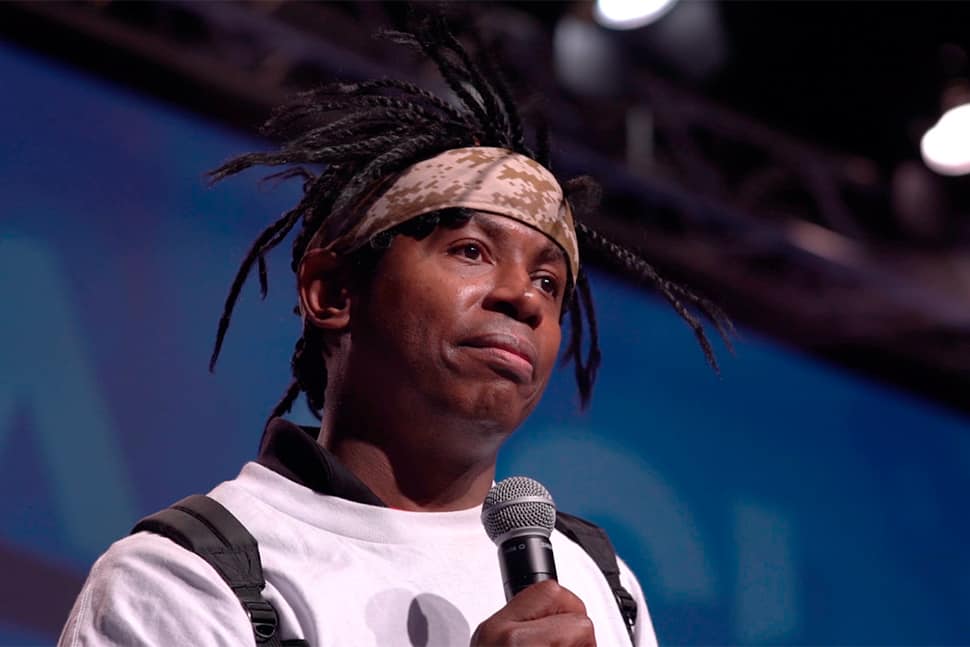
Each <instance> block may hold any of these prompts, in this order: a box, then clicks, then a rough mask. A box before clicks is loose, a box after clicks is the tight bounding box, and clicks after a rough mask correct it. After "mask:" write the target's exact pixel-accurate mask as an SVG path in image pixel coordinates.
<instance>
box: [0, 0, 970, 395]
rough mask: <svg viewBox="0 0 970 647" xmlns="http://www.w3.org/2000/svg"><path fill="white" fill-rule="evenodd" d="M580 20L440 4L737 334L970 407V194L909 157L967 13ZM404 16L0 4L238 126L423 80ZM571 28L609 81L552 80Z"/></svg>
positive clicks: (615, 222) (949, 90) (857, 10)
mask: <svg viewBox="0 0 970 647" xmlns="http://www.w3.org/2000/svg"><path fill="white" fill-rule="evenodd" d="M590 7H591V5H590V4H588V3H577V2H537V3H521V2H490V3H470V2H462V3H454V4H451V5H449V6H448V8H447V10H448V11H449V12H450V13H451V14H452V15H453V19H454V20H455V23H456V25H458V27H459V28H461V27H462V26H465V25H470V24H473V23H475V24H478V25H479V26H480V27H481V29H482V31H483V32H484V33H487V34H491V35H493V36H495V38H496V39H497V43H498V44H499V45H501V48H502V50H503V51H504V55H505V58H506V60H507V67H506V69H507V71H508V75H509V77H510V80H511V81H512V82H513V85H515V86H517V87H518V88H519V89H520V90H522V91H523V92H524V93H526V94H531V95H536V94H538V95H541V96H542V99H541V101H539V102H535V101H532V102H531V103H530V100H528V99H527V100H526V103H527V104H529V105H533V104H537V103H538V105H541V107H542V108H543V109H544V112H545V113H546V114H547V115H548V117H549V122H550V126H551V128H552V130H553V135H554V138H555V141H556V142H558V144H557V147H556V149H555V151H554V152H555V153H556V154H557V155H556V163H557V168H558V170H559V171H561V172H563V173H566V174H575V173H592V174H593V175H595V176H597V177H598V178H599V179H600V180H601V181H602V182H603V184H604V188H605V192H606V200H605V203H604V209H603V213H602V215H601V216H600V217H599V220H598V221H597V222H596V223H594V224H595V225H596V226H598V227H599V228H601V229H603V230H605V231H607V232H609V233H610V234H612V235H613V236H614V237H618V238H622V239H623V240H625V241H627V242H628V243H630V244H633V245H635V246H637V247H639V248H640V249H641V250H642V251H643V252H644V253H645V254H646V255H647V256H648V257H650V258H651V259H653V260H654V261H655V263H656V265H657V266H658V267H659V268H660V269H662V270H663V271H664V272H666V273H667V274H668V275H669V276H671V277H673V278H676V279H680V280H686V281H689V282H690V283H691V284H692V285H695V286H697V287H698V288H700V289H701V290H702V291H703V292H705V293H707V294H708V295H713V296H715V297H716V298H717V299H718V300H719V301H721V302H722V303H723V304H724V306H725V307H726V309H727V310H728V311H729V312H730V313H731V314H732V315H733V316H735V318H736V319H738V320H739V321H740V322H742V323H745V324H747V325H749V326H752V327H754V328H756V329H759V330H761V331H763V332H765V333H767V334H770V335H773V336H775V337H776V338H778V339H780V340H782V341H783V342H785V343H788V344H791V345H792V346H796V347H799V348H801V349H803V350H805V351H806V352H809V353H812V354H815V355H818V356H822V357H825V358H827V359H830V360H833V361H836V362H839V363H841V364H842V365H845V366H848V367H850V368H853V369H855V370H859V371H862V372H865V373H867V374H869V375H872V376H876V377H878V378H879V379H883V380H886V381H889V382H893V383H895V384H898V385H901V386H904V387H906V388H909V389H912V390H915V391H918V392H920V393H923V394H925V395H927V396H929V397H933V398H936V399H938V400H940V401H943V402H946V403H947V404H949V405H951V406H954V407H957V408H960V409H963V410H967V411H970V399H968V398H966V397H965V394H966V393H967V392H968V389H970V254H968V251H970V226H968V225H970V220H968V218H970V189H968V180H967V178H966V177H962V178H942V177H939V176H936V175H934V174H932V173H930V172H929V171H928V170H927V169H926V168H925V167H923V166H922V164H921V163H920V162H919V152H918V140H919V136H920V135H921V134H922V132H923V131H924V130H925V129H926V127H927V126H929V125H930V124H931V123H932V122H933V121H934V120H935V119H936V118H938V117H939V114H940V110H941V107H942V104H943V103H952V102H954V101H957V100H960V99H961V98H963V99H966V98H970V92H968V91H967V76H968V75H970V68H968V65H967V52H968V51H970V29H968V26H970V3H968V2H938V3H937V2H927V1H919V2H815V1H812V2H787V1H786V2H782V1H775V2H765V1H762V2H742V1H738V0H733V1H727V2H707V3H702V2H687V1H685V2H681V4H680V5H678V6H676V7H675V8H674V9H673V10H672V11H671V12H670V13H669V14H668V15H667V16H665V17H664V18H663V19H662V20H661V21H659V22H657V23H656V24H654V25H651V26H648V27H646V28H644V29H641V30H637V31H632V32H623V33H613V32H610V33H607V32H606V31H605V30H603V29H601V28H596V27H593V26H591V25H590V23H589V22H588V17H589V14H590ZM678 12H680V13H679V14H678ZM691 12H693V14H695V16H701V17H702V18H704V19H705V20H707V23H704V24H706V28H707V29H708V31H706V32H705V31H703V30H699V31H698V30H696V29H694V27H696V25H697V24H701V23H703V21H701V23H697V21H695V23H691V22H690V21H689V20H687V19H686V18H684V16H687V15H689V14H690V13H691ZM404 14H405V6H404V5H403V4H401V3H395V2H361V3H349V2H347V3H311V2H301V1H290V0H264V1H260V2H186V1H178V0H156V1H152V2H147V1H146V2H112V1H110V0H103V1H100V2H77V3H49V2H43V3H35V2H7V3H4V4H0V35H3V36H4V37H5V38H7V39H9V40H11V41H14V42H17V43H19V44H21V45H23V46H27V47H30V48H33V49H35V50H37V51H40V52H43V53H46V54H48V55H51V56H54V57H57V58H58V59H60V60H63V61H67V62H69V63H70V64H73V65H77V66H80V67H83V68H85V69H88V70H93V71H95V72H96V73H98V74H101V75H105V76H107V77H109V78H112V79H115V80H116V81H118V82H121V83H124V84H126V85H129V86H131V87H135V88H138V89H139V90H142V91H144V92H148V93H150V94H153V95H155V96H158V97H161V98H163V99H164V100H167V101H172V102H175V103H177V104H178V105H181V106H184V107H187V108H189V109H192V110H195V111H198V112H199V113H201V114H204V115H205V116H207V117H209V118H213V119H217V120H219V121H221V122H223V123H227V124H231V125H233V126H236V127H239V128H243V129H248V130H254V129H255V128H256V126H257V125H258V123H259V122H260V121H261V120H262V119H263V118H265V116H266V115H267V113H268V111H269V110H270V108H271V106H273V105H275V104H277V103H279V102H280V101H282V99H283V98H284V97H285V96H286V95H287V94H288V93H290V92H292V91H293V90H294V89H296V88H298V87H305V86H307V85H312V84H313V83H317V82H321V81H325V80H330V79H333V78H334V77H343V78H365V77H373V76H379V75H391V76H404V77H408V78H411V79H413V80H415V81H417V82H419V83H423V84H425V85H429V86H435V84H439V83H440V82H439V81H437V80H436V79H435V78H434V77H433V76H432V75H431V74H429V70H427V69H426V68H424V67H421V66H419V65H417V64H415V62H414V61H413V60H412V59H410V58H408V57H407V56H402V55H401V52H400V50H399V49H397V48H393V47H389V46H388V45H387V44H386V43H384V42H382V41H379V40H375V39H373V38H372V37H371V34H372V33H373V31H374V30H375V29H376V28H378V27H380V26H387V25H389V24H390V25H392V26H393V25H394V24H395V23H398V22H399V21H400V20H401V19H402V18H403V16H404ZM678 15H679V16H680V17H678ZM570 20H572V21H573V22H574V24H578V25H585V26H586V27H587V28H588V29H587V31H588V30H590V29H591V30H593V31H592V32H590V33H593V34H594V35H596V34H598V38H600V41H601V42H602V43H606V44H607V45H608V46H609V47H610V48H612V49H611V50H610V51H611V52H612V54H611V55H612V56H613V57H614V58H613V59H612V61H613V63H615V65H614V66H613V69H609V68H604V70H603V74H604V75H605V76H609V73H611V72H612V73H614V74H615V75H616V78H615V79H614V83H613V85H612V86H609V85H608V84H607V85H605V86H604V87H607V90H606V91H605V92H604V91H601V92H599V93H598V94H596V93H593V94H589V93H584V92H583V91H582V90H581V89H577V88H576V87H572V86H569V84H567V83H565V82H564V75H563V73H562V70H561V69H558V68H556V64H555V52H556V50H555V48H554V42H555V29H556V26H557V24H560V21H563V24H564V23H565V22H566V21H570ZM678 21H679V22H678ZM691 24H694V27H691ZM702 26H703V25H702ZM586 62H588V61H586V60H584V59H579V60H578V63H580V64H585V63H586ZM705 62H706V63H705ZM702 63H703V65H702ZM557 70H558V73H557ZM605 269H609V268H608V267H606V268H605Z"/></svg>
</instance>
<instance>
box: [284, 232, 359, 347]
mask: <svg viewBox="0 0 970 647" xmlns="http://www.w3.org/2000/svg"><path fill="white" fill-rule="evenodd" d="M346 270H347V268H346V265H345V264H344V262H343V259H342V258H341V257H339V256H337V255H336V254H334V253H333V252H330V251H327V250H325V249H319V248H318V249H311V250H310V251H308V252H307V253H306V254H304V256H303V260H301V261H300V268H299V270H298V272H297V286H298V289H299V292H300V308H301V309H302V310H303V316H304V317H306V318H307V319H308V320H309V321H310V322H312V323H313V324H314V325H315V326H317V327H318V328H322V329H323V330H329V331H334V332H339V331H341V330H343V329H345V328H347V326H348V325H349V324H350V284H349V273H348V272H347V271H346Z"/></svg>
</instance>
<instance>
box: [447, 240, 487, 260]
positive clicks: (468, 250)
mask: <svg viewBox="0 0 970 647" xmlns="http://www.w3.org/2000/svg"><path fill="white" fill-rule="evenodd" d="M454 252H455V253H456V254H460V255H461V256H464V257H465V258H468V259H471V260H473V261H477V260H478V259H480V258H481V257H482V248H481V247H480V246H478V245H476V244H475V243H465V244H464V245H461V246H459V247H457V248H455V250H454Z"/></svg>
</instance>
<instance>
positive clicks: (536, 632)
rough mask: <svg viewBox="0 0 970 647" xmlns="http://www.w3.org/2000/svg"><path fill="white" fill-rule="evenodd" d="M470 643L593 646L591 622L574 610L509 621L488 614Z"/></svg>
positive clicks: (483, 644)
mask: <svg viewBox="0 0 970 647" xmlns="http://www.w3.org/2000/svg"><path fill="white" fill-rule="evenodd" d="M471 645H472V646H473V647H478V646H479V645H482V646H486V645H487V646H488V647H497V646H499V645H503V646H505V645H542V646H543V647H596V634H595V632H594V630H593V621H592V620H590V619H589V617H588V616H586V615H584V614H578V613H560V614H556V615H551V616H546V617H543V618H538V619H536V620H525V621H522V622H512V621H509V620H502V619H500V618H496V617H494V616H493V617H492V618H490V619H489V620H487V621H485V622H483V623H482V624H481V625H479V626H478V628H477V629H476V630H475V634H474V635H473V636H472V641H471Z"/></svg>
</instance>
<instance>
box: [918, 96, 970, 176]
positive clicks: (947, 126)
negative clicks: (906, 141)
mask: <svg viewBox="0 0 970 647" xmlns="http://www.w3.org/2000/svg"><path fill="white" fill-rule="evenodd" d="M920 152H921V153H922V155H923V162H924V163H925V164H926V165H927V166H928V167H930V168H931V169H933V170H934V171H936V172H937V173H939V174H940V175H965V174H967V173H970V103H964V104H963V105H959V106H956V107H955V108H951V109H950V110H947V111H946V112H945V113H944V114H943V116H942V117H940V120H939V121H938V122H936V125H934V126H933V127H932V128H930V129H929V130H927V131H926V134H925V135H923V139H922V140H921V141H920Z"/></svg>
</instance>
